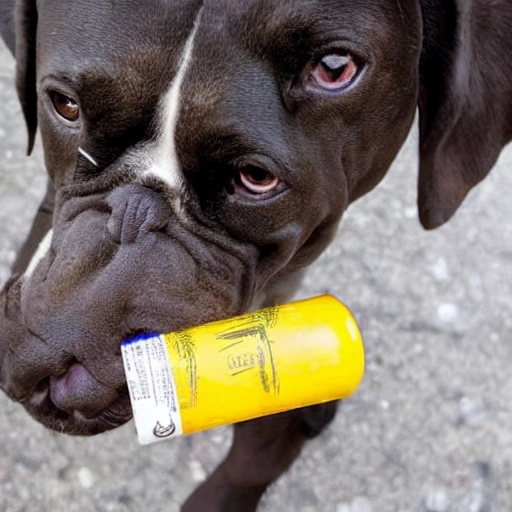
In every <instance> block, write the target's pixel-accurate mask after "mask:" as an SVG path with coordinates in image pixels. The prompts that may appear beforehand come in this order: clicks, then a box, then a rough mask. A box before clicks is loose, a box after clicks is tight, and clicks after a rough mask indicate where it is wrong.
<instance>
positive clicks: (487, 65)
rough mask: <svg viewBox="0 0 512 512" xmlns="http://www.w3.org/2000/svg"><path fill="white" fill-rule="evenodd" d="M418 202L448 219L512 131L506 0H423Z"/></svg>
mask: <svg viewBox="0 0 512 512" xmlns="http://www.w3.org/2000/svg"><path fill="white" fill-rule="evenodd" d="M421 4H422V10H423V19H424V42H423V51H422V57H421V62H420V81H421V89H420V109H419V110H420V173H419V182H418V208H419V215H420V220H421V223H422V224H423V226H424V227H425V228H427V229H431V228H435V227H437V226H440V225H441V224H443V223H444V222H446V221H447V220H448V219H449V218H450V217H451V216H452V215H453V214H454V213H455V211H456V209H457V208H458V207H459V205H460V204H461V202H462V201H463V199H464V197H465V196H466V194H467V193H468V192H469V190H470V189H471V188H472V187H473V186H474V185H476V184H477V183H478V182H480V181H481V180H482V179H483V178H485V176H486V175H487V174H488V173H489V171H490V169H491V167H492V166H493V165H494V163H495V161H496V159H497V157H498V155H499V153H500V151H501V149H502V147H503V146H504V145H505V144H506V143H507V142H508V141H509V140H510V139H511V136H512V31H511V27H512V4H511V3H510V2H489V1H488V0H449V1H445V0H421Z"/></svg>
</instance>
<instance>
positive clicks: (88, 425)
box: [24, 383, 133, 435]
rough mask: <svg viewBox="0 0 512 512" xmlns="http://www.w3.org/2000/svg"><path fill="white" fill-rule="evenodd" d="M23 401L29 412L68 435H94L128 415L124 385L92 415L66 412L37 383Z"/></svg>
mask: <svg viewBox="0 0 512 512" xmlns="http://www.w3.org/2000/svg"><path fill="white" fill-rule="evenodd" d="M24 405H25V407H26V408H27V410H28V411H29V413H30V414H31V415H32V416H34V417H35V418H36V419H37V420H38V421H40V422H41V423H43V424H44V425H46V426H47V427H48V428H51V429H53V430H57V431H59V432H62V433H68V434H71V435H94V434H98V433H101V432H104V431H107V430H112V429H114V428H116V427H119V426H121V425H123V424H124V423H126V422H128V421H129V420H130V419H131V418H132V416H133V413H132V409H131V402H130V396H129V393H128V389H127V387H126V386H124V387H123V388H121V389H120V390H118V392H117V396H116V398H115V399H114V400H113V401H112V402H111V403H110V404H109V405H107V407H105V408H104V409H103V410H102V411H100V412H99V413H97V414H95V415H91V416H87V415H85V414H84V413H83V412H81V411H80V410H78V409H74V410H72V411H70V412H66V411H62V410H61V409H59V408H57V407H56V406H55V404H54V403H53V402H52V400H51V398H50V393H49V389H48V387H47V386H45V385H44V383H41V384H40V385H39V386H38V387H37V388H36V389H35V390H34V391H33V393H32V395H31V397H30V398H29V399H28V400H25V401H24Z"/></svg>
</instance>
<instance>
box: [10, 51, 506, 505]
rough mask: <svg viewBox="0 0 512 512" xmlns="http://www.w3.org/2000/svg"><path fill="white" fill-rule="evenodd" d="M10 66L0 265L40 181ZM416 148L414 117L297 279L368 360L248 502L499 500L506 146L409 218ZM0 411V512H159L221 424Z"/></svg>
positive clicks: (190, 481) (208, 455) (218, 444)
mask: <svg viewBox="0 0 512 512" xmlns="http://www.w3.org/2000/svg"><path fill="white" fill-rule="evenodd" d="M13 66H14V63H13V61H12V59H11V57H10V55H9V54H8V53H7V51H6V50H5V49H4V48H3V47H0V169H1V173H0V233H1V237H0V279H1V280H2V281H3V280H5V279H6V278H7V277H8V274H9V271H8V267H9V264H10V263H11V262H12V259H13V258H14V253H15V250H16V249H17V247H18V246H19V244H20V243H21V241H22V239H23V237H24V235H25V233H26V231H27V229H28V226H29V220H30V218H31V217H32V215H33V212H34V210H35V208H36V206H37V201H38V198H39V197H40V196H41V193H42V190H43V187H44V179H45V178H44V173H43V166H42V157H41V150H40V148H37V151H36V153H35V155H34V156H33V157H31V158H26V157H25V156H24V154H25V145H26V134H25V131H24V126H23V121H22V118H21V114H20V111H19V108H18V104H17V100H16V98H15V95H14V90H13ZM415 148H416V135H415V133H414V132H413V133H412V134H411V137H410V140H409V141H408V143H407V145H406V146H405V147H404V150H403V151H402V153H401V154H400V155H399V157H398V158H397V160H396V162H395V164H394V166H393V168H392V169H391V171H390V173H389V175H388V177H387V178H386V179H385V180H384V182H383V183H382V184H381V185H380V186H379V187H378V188H377V189H376V190H375V191H374V192H372V193H371V194H369V195H368V196H366V197H365V198H363V199H361V200H360V201H359V202H357V203H356V204H354V205H353V206H352V207H351V208H350V209H349V211H348V212H347V214H346V217H345V220H344V222H343V223H342V226H341V228H340V231H339V234H338V237H337V240H336V242H335V243H334V244H333V245H332V246H331V247H330V249H329V250H328V251H327V253H325V254H324V256H323V257H322V258H321V259H320V260H319V261H318V263H317V264H315V266H314V267H313V268H312V269H311V272H310V274H309V275H308V278H307V280H306V282H305V284H304V286H303V288H302V290H301V292H300V296H301V297H305V296H313V295H316V294H319V293H323V292H326V291H328V292H331V293H333V294H335V295H336V296H338V297H339V298H340V299H342V300H344V301H345V302H346V303H347V304H348V305H349V306H350V307H351V309H352V310H353V312H354V314H355V316H356V318H357V319H358V321H359V323H360V326H361V328H362V331H363V334H364V338H365V342H366V349H367V369H366V374H365V378H364V380H363V383H362V385H361V387H360V389H359V390H358V391H357V393H356V394H355V395H354V396H353V397H352V398H350V399H348V400H346V401H345V402H344V405H343V407H342V410H341V411H340V413H339V414H338V416H337V418H336V420H335V422H334V424H333V425H332V426H331V428H329V430H328V431H327V432H326V433H325V434H324V435H322V436H321V437H320V438H318V439H316V440H314V441H312V442H311V443H310V444H309V445H308V446H307V448H306V449H305V450H304V453H303V457H302V458H301V459H300V460H299V461H298V462H297V463H296V464H295V466H294V467H293V468H292V470H291V471H290V472H289V473H288V474H287V475H286V476H285V477H284V478H282V479H281V480H280V481H279V482H278V483H277V484H276V485H275V486H274V487H272V488H271V489H270V490H269V491H268V494H267V495H266V496H265V499H264V502H263V504H262V506H261V511H262V512H270V511H272V512H274V511H276V512H278V511H279V512H280V511H283V512H287V511H290V512H292V511H293V512H510V511H512V377H511V368H512V343H511V342H512V317H511V315H510V311H511V309H512V222H511V218H512V200H511V198H512V173H511V172H510V167H511V166H512V147H511V148H509V149H508V150H507V151H505V152H504V153H503V155H502V157H501V159H500V161H499V163H498V164H497V165H496V167H495V169H494V170H493V172H492V174H491V175H490V177H489V178H488V179H487V180H486V181H485V182H484V183H483V184H482V185H481V186H479V187H478V188H477V189H476V190H475V191H474V192H473V193H472V194H471V195H470V197H468V199H467V200H466V202H465V204H464V206H463V207H462V209H461V210H460V211H459V212H458V213H457V215H456V217H455V218H454V219H453V220H452V221H451V222H450V223H449V224H448V225H447V226H445V227H442V228H441V229H438V230H436V231H434V232H425V231H423V230H422V229H421V227H420V225H419V222H418V220H417V216H416V210H415V195H416V192H415V190H416V150H415ZM0 411H1V412H0V512H7V511H9V512H22V511H28V510H30V511H32V510H39V511H43V512H45V511H52V512H74V511H80V512H92V511H100V512H104V511H105V512H107V511H109V512H127V511H137V512H139V511H147V512H160V511H162V512H163V511H166V512H174V511H177V510H178V508H179V504H180V503H181V502H182V501H183V499H184V498H185V496H186V495H188V494H189V493H190V491H191V490H192V488H193V487H194V486H195V485H196V484H197V483H198V482H199V481H201V480H202V479H203V478H204V477H205V475H207V474H208V473H209V472H210V471H212V469H213V468H214V467H215V465H216V463H217V461H218V460H219V459H220V457H221V455H222V454H223V453H224V452H225V450H226V449H227V447H228V443H229V439H230V435H231V433H230V429H229V428H227V427H226V428H220V429H216V430H213V431H210V432H206V433H200V434H196V435H194V436H189V437H183V438H181V439H176V440H173V441H169V442H167V443H161V444H158V445H152V446H149V447H140V446H138V444H137V440H136V437H135V433H134V427H133V424H132V423H130V424H128V425H125V426H124V427H122V428H119V429H118V430H116V431H114V432H110V433H107V434H102V435H100V436H97V437H95V438H87V439H81V438H71V437H65V436H61V435H58V434H55V433H53V432H49V431H47V430H45V429H44V428H43V427H41V426H39V425H38V424H37V423H35V422H34V421H33V420H32V419H31V418H29V417H28V415H27V414H26V413H25V412H24V410H23V409H22V408H21V407H20V406H18V405H17V404H14V403H12V402H10V401H9V400H8V399H7V398H6V397H5V396H3V395H2V396H0ZM198 512H200V511H198Z"/></svg>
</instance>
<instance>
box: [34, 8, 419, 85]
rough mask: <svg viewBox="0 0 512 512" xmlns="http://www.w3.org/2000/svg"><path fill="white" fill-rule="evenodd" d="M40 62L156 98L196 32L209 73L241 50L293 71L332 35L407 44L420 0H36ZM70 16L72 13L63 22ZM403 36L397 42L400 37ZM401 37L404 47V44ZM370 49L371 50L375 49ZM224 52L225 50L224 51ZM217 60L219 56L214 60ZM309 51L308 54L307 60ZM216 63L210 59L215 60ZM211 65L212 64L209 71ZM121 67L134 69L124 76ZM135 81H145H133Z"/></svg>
mask: <svg viewBox="0 0 512 512" xmlns="http://www.w3.org/2000/svg"><path fill="white" fill-rule="evenodd" d="M38 3H39V4H40V7H39V20H38V24H39V29H38V64H39V72H40V75H41V74H50V75H51V74H56V75H57V76H62V78H64V79H68V80H70V81H75V82H77V85H79V86H82V87H81V88H82V89H84V90H86V89H89V90H97V88H96V87H91V86H93V85H94V86H98V85H102V84H101V83H100V82H101V81H103V85H104V86H105V87H106V86H115V84H116V83H119V82H121V83H122V84H123V86H118V87H116V89H115V90H116V91H117V90H119V91H121V90H126V87H125V86H124V85H125V84H126V81H127V80H131V81H132V84H131V85H132V87H131V89H130V90H131V92H132V93H134V94H136V92H137V87H138V86H139V87H140V86H141V85H142V83H143V82H144V83H146V85H147V82H148V81H151V86H152V87H151V88H150V87H145V88H144V89H145V90H146V91H148V90H150V89H152V90H153V91H156V92H162V89H163V88H165V87H166V86H167V85H168V84H169V82H170V81H171V80H172V79H173V78H174V76H175V74H176V73H177V70H178V67H179V64H180V62H181V58H182V54H183V50H184V48H185V45H186V43H187V40H188V39H189V37H190V35H191V34H192V33H193V31H194V27H196V28H197V32H196V36H197V37H196V46H197V49H196V51H195V58H196V59H199V60H201V61H202V62H203V66H204V68H205V72H206V71H208V70H209V71H210V72H211V73H215V72H216V71H217V70H219V69H221V68H222V70H223V71H224V70H225V69H224V68H225V67H226V65H227V64H229V62H230V61H237V60H238V59H241V58H242V59H243V58H244V57H245V56H246V55H245V51H246V50H249V51H250V52H251V53H259V54H265V55H266V56H267V57H268V58H270V59H274V61H277V62H278V63H279V65H280V66H282V67H283V68H288V71H290V72H292V71H293V69H292V68H293V67H294V66H296V65H298V64H300V63H298V62H294V60H296V61H298V60H300V59H301V58H302V59H303V58H305V55H304V53H305V52H311V49H312V48H318V47H320V46H322V44H327V42H328V41H329V40H330V39H332V38H333V35H334V34H336V38H337V39H338V40H344V41H346V42H347V43H349V44H350V43H352V44H357V45H362V46H363V48H362V50H366V51H376V50H377V49H378V48H379V47H380V46H381V45H383V44H384V46H386V47H388V48H389V50H390V51H391V50H393V48H392V45H393V40H394V41H396V43H395V44H397V45H398V44H400V46H401V47H402V48H403V46H404V45H406V41H407V39H410V42H411V44H415V43H417V40H416V35H417V34H415V33H414V31H413V30H410V28H411V26H410V25H411V23H415V22H417V18H418V6H417V5H416V2H406V3H405V5H401V4H402V2H400V1H398V2H395V1H394V0H393V1H389V0H365V1H364V2H352V1H347V0H342V1H339V0H337V1H333V0H316V1H315V0H279V1H276V0H248V1H244V2H239V1H236V0H213V1H212V0H202V1H201V0H173V1H166V2H164V1H152V2H135V1H126V2H103V1H90V2H87V3H86V4H85V3H84V2H81V1H80V0H65V1H63V0H57V1H55V0H41V1H40V2H38ZM66 13H69V16H66ZM399 35H401V37H398V36H399ZM404 41H405V42H404ZM372 47H373V48H372ZM226 50H228V53H226ZM219 56H220V57H221V58H220V59H219ZM309 56H310V55H308V57H309ZM212 57H214V60H213V61H212ZM208 66H209V68H208ZM126 70H128V71H130V72H126ZM137 78H138V79H139V80H140V81H141V82H140V83H137V81H136V80H137Z"/></svg>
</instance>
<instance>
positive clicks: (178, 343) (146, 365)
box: [121, 295, 364, 444]
mask: <svg viewBox="0 0 512 512" xmlns="http://www.w3.org/2000/svg"><path fill="white" fill-rule="evenodd" d="M121 351H122V355H123V362H124V368H125V373H126V380H127V383H128V389H129V392H130V398H131V403H132V409H133V417H134V421H135V427H136V429H137V435H138V438H139V442H140V443H141V444H149V443H152V442H154V441H158V440H162V439H166V438H170V437H175V436H176V435H180V434H191V433H193V432H197V431H199V430H205V429H208V428H212V427H217V426H219V425H226V424H230V423H236V422H239V421H244V420H247V419H251V418H256V417H259V416H266V415H268V414H273V413H277V412H280V411H285V410H289V409H295V408H298V407H304V406H307V405H313V404H318V403H322V402H328V401H331V400H337V399H339V398H345V397H347V396H349V395H350V394H351V393H352V392H354V391H355V389H356V388H357V386H358V385H359V383H360V381H361V379H362V376H363V371H364V348H363V343H362V339H361V334H360V332H359V328H358V326H357V324H356V321H355V320H354V318H353V316H352V314H351V313H350V311H349V310H348V309H347V308H346V307H345V306H344V305H343V304H342V303H341V302H339V301H338V300H337V299H335V298H334V297H332V296H331V295H322V296H320V297H316V298H313V299H308V300H304V301H300V302H294V303H291V304H287V305H283V306H276V307H271V308H266V309H262V310H260V311H256V312H254V313H249V314H245V315H241V316H238V317H235V318H230V319H227V320H221V321H218V322H212V323H209V324H205V325H202V326H199V327H193V328H191V329H187V330H183V331H178V332H173V333H168V334H149V335H142V336H138V337H136V338H134V339H131V340H127V341H125V342H123V344H122V346H121Z"/></svg>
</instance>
